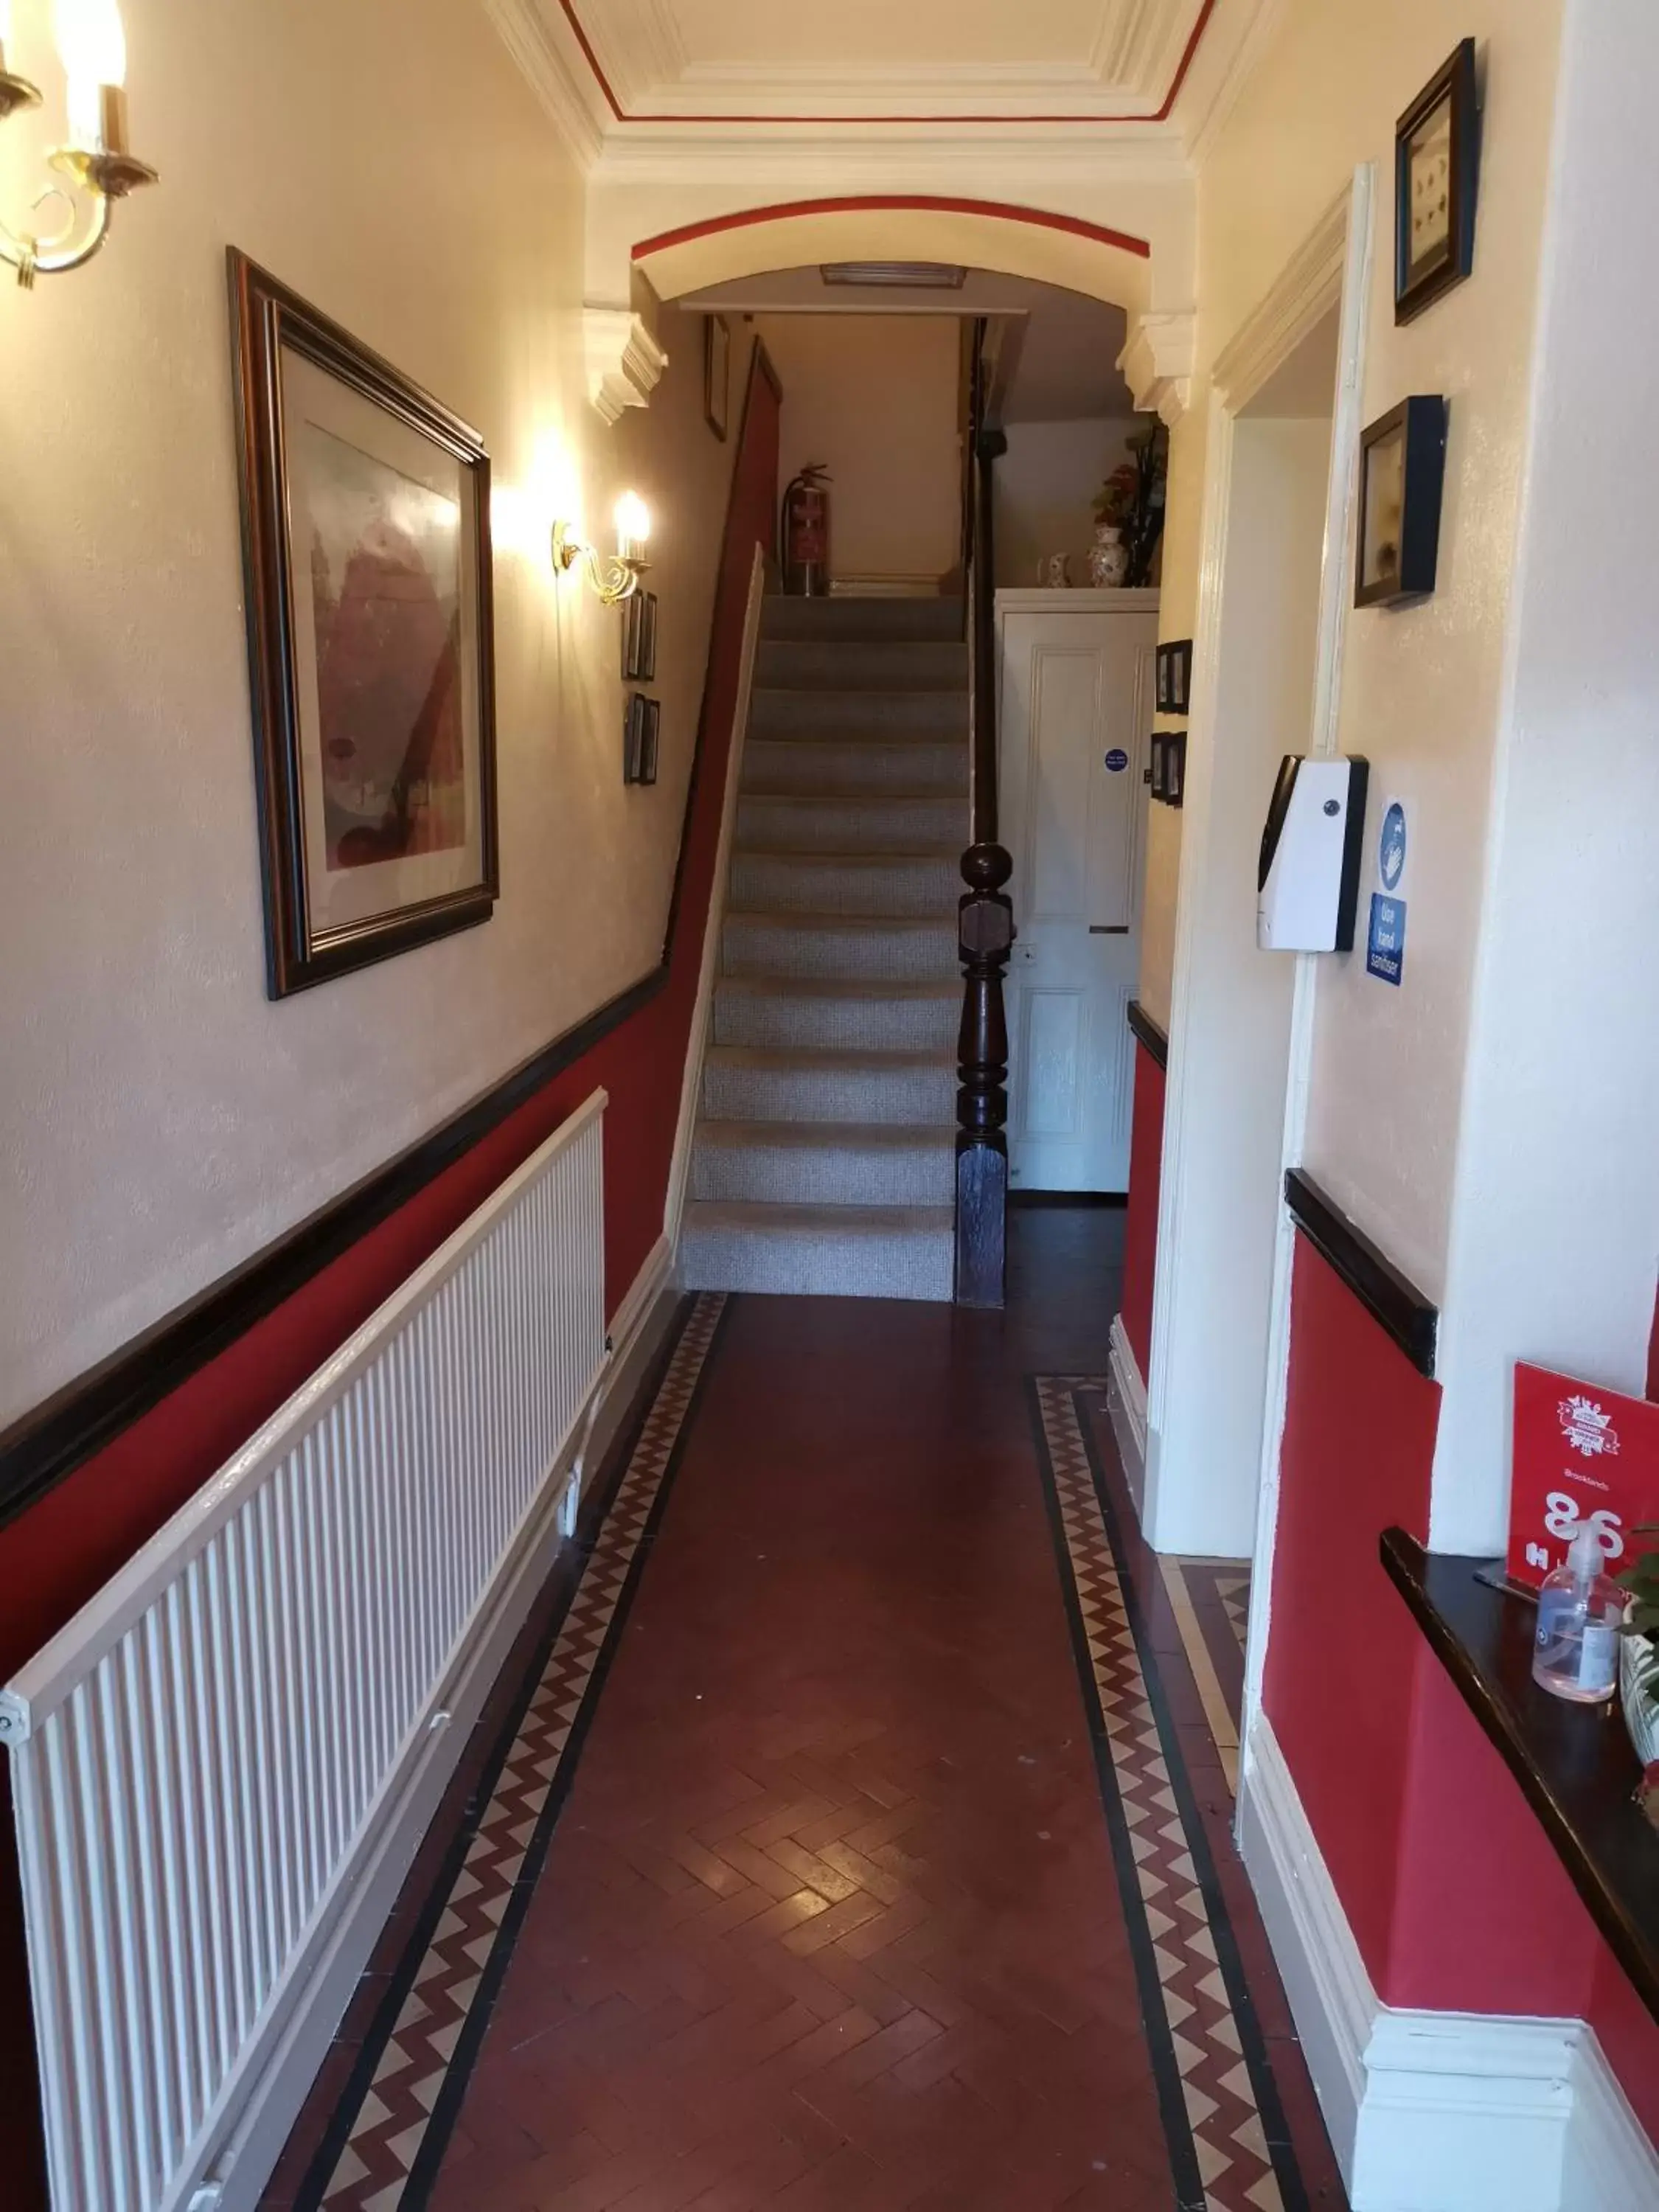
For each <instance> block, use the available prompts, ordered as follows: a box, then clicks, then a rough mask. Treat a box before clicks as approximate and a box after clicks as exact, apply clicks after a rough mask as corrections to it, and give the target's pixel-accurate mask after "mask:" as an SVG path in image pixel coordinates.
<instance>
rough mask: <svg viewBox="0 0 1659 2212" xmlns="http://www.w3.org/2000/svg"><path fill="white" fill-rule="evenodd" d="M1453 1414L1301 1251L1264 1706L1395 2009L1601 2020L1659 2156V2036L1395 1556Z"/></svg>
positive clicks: (1422, 1527)
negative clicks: (1408, 1599)
mask: <svg viewBox="0 0 1659 2212" xmlns="http://www.w3.org/2000/svg"><path fill="white" fill-rule="evenodd" d="M1439 1401H1440V1392H1439V1389H1438V1386H1437V1384H1435V1383H1431V1382H1427V1381H1425V1379H1424V1377H1423V1376H1420V1375H1419V1374H1418V1372H1417V1371H1416V1370H1415V1369H1414V1368H1413V1366H1412V1365H1411V1364H1410V1363H1409V1362H1408V1361H1407V1359H1406V1358H1405V1357H1404V1356H1403V1354H1401V1352H1399V1351H1398V1350H1397V1348H1396V1347H1395V1345H1394V1343H1393V1342H1392V1340H1390V1339H1389V1337H1388V1336H1387V1335H1386V1334H1384V1333H1383V1330H1382V1329H1381V1328H1379V1327H1378V1326H1377V1324H1376V1322H1374V1321H1373V1320H1372V1319H1371V1317H1370V1315H1369V1314H1368V1313H1367V1312H1366V1310H1365V1309H1364V1307H1363V1306H1362V1305H1361V1304H1360V1303H1359V1301H1358V1299H1357V1298H1356V1297H1354V1296H1353V1294H1352V1291H1349V1290H1348V1288H1347V1286H1346V1284H1344V1283H1343V1282H1342V1280H1341V1279H1340V1277H1339V1276H1338V1275H1337V1274H1336V1273H1335V1271H1334V1269H1333V1268H1332V1267H1329V1266H1328V1263H1327V1262H1326V1261H1324V1260H1322V1258H1321V1257H1320V1255H1318V1253H1317V1252H1316V1251H1315V1250H1314V1249H1313V1247H1312V1246H1311V1245H1310V1244H1309V1243H1307V1242H1306V1240H1305V1239H1304V1238H1302V1237H1298V1238H1297V1250H1296V1261H1295V1272H1294V1275H1293V1278H1292V1285H1291V1364H1290V1376H1289V1379H1288V1384H1287V1391H1286V1408H1285V1437H1284V1444H1283V1449H1282V1452H1281V1456H1280V1463H1279V1530H1278V1537H1277V1544H1276V1550H1275V1555H1274V1561H1273V1628H1272V1634H1271V1639H1270V1642H1269V1645H1268V1651H1267V1669H1266V1675H1265V1680H1264V1685H1263V1700H1264V1704H1265V1705H1266V1709H1267V1715H1268V1717H1269V1718H1270V1720H1271V1721H1272V1723H1273V1730H1274V1734H1275V1735H1276V1736H1277V1737H1278V1740H1279V1746H1280V1747H1281V1749H1282V1750H1283V1752H1284V1754H1285V1760H1286V1762H1287V1764H1288V1765H1289V1766H1290V1769H1291V1774H1292V1776H1293V1777H1294V1778H1295V1781H1296V1785H1297V1791H1298V1792H1299V1794H1300V1796H1301V1799H1302V1803H1303V1807H1304V1810H1305V1812H1306V1814H1307V1815H1308V1819H1309V1820H1310V1823H1311V1825H1312V1827H1313V1830H1314V1833H1315V1835H1316V1837H1317V1838H1318V1841H1319V1845H1320V1849H1321V1851H1322V1854H1323V1856H1324V1859H1325V1863H1326V1865H1327V1866H1328V1869H1329V1870H1330V1875H1331V1879H1332V1881H1334V1884H1335V1886H1336V1890H1337V1893H1338V1895H1339V1896H1340V1899H1341V1900H1342V1906H1343V1910H1344V1911H1345V1912H1346V1916H1347V1919H1348V1923H1349V1925H1350V1926H1351V1927H1352V1929H1353V1932H1354V1936H1355V1938H1356V1940H1357V1941H1358V1945H1359V1948H1360V1951H1361V1953H1362V1954H1363V1955H1364V1960H1365V1965H1366V1968H1367V1970H1368V1972H1370V1978H1371V1981H1372V1984H1373V1985H1374V1986H1375V1988H1376V1993H1377V1995H1378V1996H1380V1997H1381V1998H1382V1999H1383V2002H1385V2003H1388V2004H1390V2005H1395V2006H1400V2007H1405V2008H1423V2009H1425V2010H1430V2011H1452V2012H1474V2013H1518V2014H1537V2015H1558V2016H1565V2017H1567V2018H1571V2019H1578V2018H1583V2019H1588V2020H1589V2021H1590V2022H1591V2024H1592V2025H1593V2026H1594V2027H1595V2029H1596V2031H1597V2033H1598V2034H1599V2035H1600V2037H1601V2042H1602V2046H1603V2048H1604V2050H1605V2051H1606V2052H1607V2057H1608V2060H1609V2062H1610V2063H1611V2064H1612V2066H1613V2069H1614V2071H1615V2073H1616V2074H1617V2075H1618V2076H1619V2078H1620V2082H1621V2083H1622V2085H1623V2087H1624V2088H1625V2092H1626V2095H1627V2096H1628V2097H1629V2098H1630V2100H1631V2102H1632V2105H1633V2106H1635V2108H1636V2111H1637V2112H1638V2116H1639V2117H1640V2118H1641V2120H1642V2122H1643V2124H1644V2126H1645V2127H1646V2128H1647V2129H1648V2130H1649V2132H1650V2134H1652V2135H1654V2136H1656V2139H1659V2027H1656V2025H1655V2023H1654V2021H1652V2020H1651V2018H1650V2016H1649V2015H1648V2013H1647V2011H1646V2008H1645V2007H1644V2005H1643V2004H1642V2003H1641V2002H1640V2000H1639V1999H1638V1996H1637V1995H1636V1993H1635V1991H1634V1990H1633V1989H1632V1986H1631V1984H1630V1982H1629V1980H1628V1979H1627V1978H1626V1976H1625V1975H1624V1974H1623V1973H1622V1972H1620V1968H1619V1966H1618V1964H1617V1962H1616V1960H1613V1957H1612V1955H1611V1954H1610V1953H1609V1952H1608V1951H1607V1947H1606V1945H1605V1944H1604V1943H1603V1942H1602V1941H1601V1936H1600V1935H1599V1933H1598V1932H1597V1930H1596V1929H1595V1923H1593V1922H1592V1921H1591V1919H1590V1917H1589V1914H1588V1912H1586V1911H1585V1910H1584V1907H1583V1905H1582V1904H1581V1903H1580V1901H1579V1899H1578V1897H1577V1893H1576V1892H1575V1891H1574V1889H1573V1887H1572V1885H1571V1881H1569V1879H1568V1877H1567V1875H1566V1873H1565V1869H1563V1867H1562V1865H1561V1863H1560V1862H1559V1859H1558V1858H1557V1857H1556V1856H1555V1854H1554V1852H1553V1850H1552V1849H1551V1848H1550V1846H1549V1844H1548V1843H1547V1841H1546V1839H1545V1836H1544V1832H1543V1831H1542V1829H1541V1827H1540V1826H1539V1824H1538V1822H1537V1820H1536V1819H1535V1818H1534V1814H1533V1813H1532V1811H1531V1809H1530V1808H1529V1807H1528V1804H1527V1802H1526V1800H1525V1799H1524V1798H1523V1797H1522V1795H1521V1791H1520V1790H1519V1788H1518V1786H1517V1785H1516V1782H1515V1780H1514V1778H1513V1777H1512V1776H1511V1775H1510V1772H1509V1770H1508V1769H1507V1767H1505V1765H1504V1763H1503V1761H1502V1759H1500V1758H1499V1757H1498V1753H1497V1752H1496V1751H1495V1750H1494V1749H1493V1747H1492V1745H1491V1744H1490V1743H1489V1742H1488V1741H1487V1740H1486V1736H1485V1735H1484V1734H1483V1733H1482V1731H1481V1729H1480V1726H1479V1724H1478V1723H1477V1722H1476V1721H1475V1720H1474V1717H1473V1715H1472V1714H1471V1713H1470V1712H1469V1711H1468V1707H1467V1706H1466V1705H1464V1703H1463V1701H1462V1698H1461V1697H1460V1696H1459V1695H1458V1693H1457V1692H1456V1691H1455V1688H1454V1687H1453V1686H1452V1684H1451V1681H1450V1680H1449V1677H1448V1676H1447V1674H1446V1673H1445V1670H1444V1668H1443V1667H1442V1666H1441V1665H1440V1663H1439V1662H1438V1661H1437V1659H1436V1658H1435V1657H1434V1656H1433V1654H1432V1653H1431V1651H1430V1650H1429V1648H1428V1646H1427V1644H1425V1642H1424V1640H1423V1638H1422V1637H1421V1635H1420V1634H1419V1632H1418V1629H1417V1626H1416V1625H1415V1623H1414V1622H1413V1620H1412V1618H1411V1615H1410V1614H1409V1613H1407V1609H1406V1607H1405V1606H1404V1604H1403V1603H1402V1602H1401V1599H1400V1597H1399V1595H1398V1594H1397V1593H1396V1591H1395V1589H1394V1587H1393V1585H1392V1583H1390V1582H1389V1579H1388V1577H1387V1576H1386V1575H1385V1574H1384V1572H1383V1567H1382V1564H1381V1562H1380V1560H1379V1559H1378V1556H1377V1541H1378V1538H1379V1537H1380V1535H1381V1534H1382V1532H1383V1529H1384V1528H1387V1527H1389V1525H1390V1524H1398V1525H1399V1526H1401V1527H1403V1528H1407V1529H1409V1530H1410V1531H1411V1533H1412V1534H1413V1535H1416V1536H1418V1537H1419V1538H1422V1539H1426V1536H1427V1533H1428V1512H1429V1492H1430V1480H1431V1469H1432V1464H1433V1457H1434V1441H1435V1429H1436V1425H1437V1420H1438V1416H1439Z"/></svg>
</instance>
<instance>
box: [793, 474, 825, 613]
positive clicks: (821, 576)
mask: <svg viewBox="0 0 1659 2212" xmlns="http://www.w3.org/2000/svg"><path fill="white" fill-rule="evenodd" d="M827 483H829V469H828V468H827V467H826V466H825V465H824V463H823V462H822V461H811V462H809V463H808V465H807V466H806V467H805V468H804V469H803V470H802V471H801V472H800V474H799V476H798V477H792V478H791V479H790V483H789V489H787V491H786V492H785V493H784V495H783V588H784V590H785V591H786V592H793V593H794V594H795V595H796V596H797V597H798V598H802V599H821V598H822V597H823V594H824V593H825V592H827V591H828V590H829V493H828V492H827V491H826V490H825V489H824V486H825V484H827Z"/></svg>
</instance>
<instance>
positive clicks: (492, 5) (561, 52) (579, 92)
mask: <svg viewBox="0 0 1659 2212" xmlns="http://www.w3.org/2000/svg"><path fill="white" fill-rule="evenodd" d="M484 9H485V12H486V13H487V14H488V15H489V20H490V21H491V22H492V23H493V24H494V25H495V29H496V31H497V33H499V34H500V37H501V44H502V45H503V46H505V47H506V48H507V52H508V53H509V54H511V55H512V57H513V60H514V61H515V62H516V63H517V64H518V65H519V70H520V74H521V75H522V76H523V77H524V79H525V82H526V83H527V84H528V85H529V87H530V88H531V90H532V92H533V93H534V94H535V95H536V97H537V99H538V100H540V102H541V104H542V106H544V108H545V109H546V111H547V112H548V114H549V115H550V116H551V117H552V118H553V121H554V123H555V124H556V126H557V128H558V129H559V131H561V132H562V134H563V136H564V138H565V140H566V143H568V146H569V148H570V150H571V152H572V153H573V154H574V156H575V158H576V163H577V166H578V167H580V168H581V169H583V170H588V169H591V168H592V167H593V165H594V163H595V162H596V161H598V160H599V154H600V151H601V149H603V147H604V144H605V122H606V119H607V118H606V116H605V108H604V105H603V102H602V100H601V99H600V96H599V88H598V86H597V85H596V84H595V82H594V81H593V76H592V71H591V70H589V68H588V66H587V64H586V61H585V60H584V59H583V58H582V55H581V53H580V50H579V49H576V48H574V46H572V45H569V44H568V43H567V42H566V41H565V40H564V36H563V34H561V36H560V37H558V38H556V37H555V36H554V35H553V34H552V33H550V31H549V29H548V27H547V22H546V20H545V18H544V15H542V13H541V11H540V9H538V7H537V6H536V4H535V0H484Z"/></svg>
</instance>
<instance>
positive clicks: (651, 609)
mask: <svg viewBox="0 0 1659 2212" xmlns="http://www.w3.org/2000/svg"><path fill="white" fill-rule="evenodd" d="M656 680H657V595H656V593H655V592H634V593H633V594H632V595H631V596H630V597H629V599H627V600H625V601H624V603H623V682H624V683H625V684H654V683H655V682H656Z"/></svg>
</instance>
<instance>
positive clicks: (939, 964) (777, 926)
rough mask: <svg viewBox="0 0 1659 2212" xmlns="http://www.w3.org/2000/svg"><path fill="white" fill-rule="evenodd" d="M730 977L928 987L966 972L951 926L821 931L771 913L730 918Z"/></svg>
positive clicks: (725, 951) (724, 944)
mask: <svg viewBox="0 0 1659 2212" xmlns="http://www.w3.org/2000/svg"><path fill="white" fill-rule="evenodd" d="M721 952H722V963H723V966H724V968H725V971H726V974H727V975H805V976H812V977H815V978H817V980H819V981H823V982H849V983H850V982H883V983H928V982H935V981H940V982H942V981H945V978H946V977H956V976H957V975H959V974H960V963H959V962H958V960H957V933H956V930H955V928H954V927H952V926H951V924H950V923H948V922H941V923H939V925H938V926H937V927H928V928H926V929H895V930H884V929H880V928H874V929H833V928H829V929H815V928H813V927H811V925H810V924H807V925H805V926H802V925H800V924H796V925H794V926H793V927H791V926H790V925H789V924H788V923H787V922H779V921H774V920H772V919H771V917H770V916H769V915H744V914H734V915H728V916H727V918H726V930H725V934H724V937H723V939H722V940H721Z"/></svg>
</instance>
